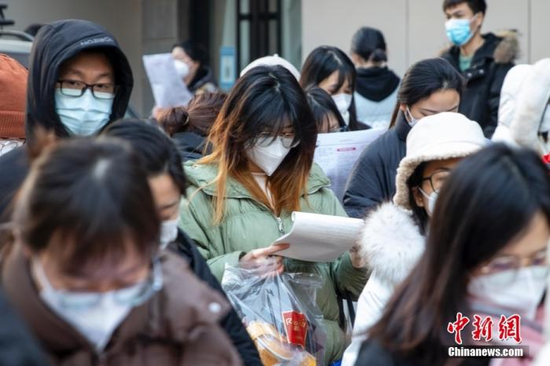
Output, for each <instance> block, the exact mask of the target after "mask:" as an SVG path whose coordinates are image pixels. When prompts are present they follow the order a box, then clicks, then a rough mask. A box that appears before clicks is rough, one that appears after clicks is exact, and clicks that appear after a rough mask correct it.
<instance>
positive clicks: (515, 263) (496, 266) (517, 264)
mask: <svg viewBox="0 0 550 366" xmlns="http://www.w3.org/2000/svg"><path fill="white" fill-rule="evenodd" d="M547 252H548V249H547V248H544V249H541V250H539V251H538V252H536V253H535V254H533V255H532V256H531V257H529V258H520V257H518V256H515V255H502V256H499V257H496V258H494V259H493V260H491V261H490V262H489V263H487V264H486V265H484V266H483V267H481V270H480V272H481V274H482V275H489V274H495V273H499V272H503V271H508V270H517V269H520V268H522V267H531V266H546V265H547V264H548V261H547ZM522 262H525V263H522Z"/></svg>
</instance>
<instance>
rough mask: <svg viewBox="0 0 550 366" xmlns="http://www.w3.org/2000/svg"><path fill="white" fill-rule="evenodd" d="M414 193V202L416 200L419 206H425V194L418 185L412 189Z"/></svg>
mask: <svg viewBox="0 0 550 366" xmlns="http://www.w3.org/2000/svg"><path fill="white" fill-rule="evenodd" d="M412 194H413V198H414V202H416V205H417V206H418V207H424V206H425V205H424V196H423V195H422V193H421V192H420V190H419V189H418V187H414V188H413V189H412Z"/></svg>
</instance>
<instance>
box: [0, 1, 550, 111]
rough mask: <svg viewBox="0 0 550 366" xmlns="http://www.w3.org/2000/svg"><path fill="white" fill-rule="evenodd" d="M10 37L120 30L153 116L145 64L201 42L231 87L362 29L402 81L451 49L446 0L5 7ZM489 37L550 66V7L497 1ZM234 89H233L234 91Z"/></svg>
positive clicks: (137, 97) (139, 99)
mask: <svg viewBox="0 0 550 366" xmlns="http://www.w3.org/2000/svg"><path fill="white" fill-rule="evenodd" d="M0 3H4V4H7V5H8V8H7V10H5V11H4V13H5V14H4V15H5V17H6V18H7V19H11V20H13V21H14V22H15V24H14V25H13V26H8V27H4V29H9V30H25V29H26V28H27V27H28V26H29V25H31V24H35V23H39V24H41V23H49V22H52V21H55V20H59V19H67V18H78V19H88V20H92V21H94V22H97V23H100V24H102V25H104V26H105V27H106V28H107V29H108V30H110V31H111V32H112V33H113V34H114V35H115V37H117V39H118V41H119V42H120V43H121V45H122V48H123V49H124V51H125V52H126V54H127V56H128V58H129V59H130V62H131V64H132V68H133V70H134V74H135V80H136V86H135V89H134V92H133V95H132V104H133V105H134V107H135V108H136V109H137V111H138V112H140V113H141V114H143V115H148V114H149V113H150V111H151V108H152V107H153V104H154V102H153V97H152V93H151V90H150V87H149V82H148V80H147V77H146V75H145V71H144V69H143V64H142V59H141V56H142V55H145V54H153V53H163V52H170V51H171V49H172V46H173V45H174V44H175V43H176V42H180V41H184V40H187V39H194V40H196V41H198V42H200V43H202V44H203V45H205V46H206V47H207V49H208V50H209V53H210V60H209V61H210V62H209V63H210V65H211V66H212V68H213V70H214V72H215V75H216V78H217V79H218V80H219V81H220V82H221V84H222V85H225V86H227V87H228V86H229V85H231V82H232V80H234V78H235V76H236V75H238V72H239V71H240V70H241V69H242V68H244V66H246V65H247V64H248V63H249V62H250V61H251V60H254V59H256V58H258V57H261V56H265V55H268V54H274V53H278V54H279V55H280V56H282V57H284V58H286V59H288V60H289V61H290V62H292V63H293V64H294V65H295V66H296V67H297V68H298V69H300V67H301V64H302V61H303V60H304V59H305V57H306V56H307V54H308V53H309V52H310V51H311V50H313V49H314V48H315V47H317V46H319V45H323V44H328V45H334V46H337V47H340V48H341V49H342V50H344V51H346V52H349V47H350V41H351V37H352V35H353V33H354V32H355V31H356V30H357V29H358V28H359V27H361V26H364V25H368V26H373V27H376V28H379V29H380V30H381V31H382V32H383V33H384V35H385V37H386V41H387V44H388V53H389V66H390V68H393V69H394V70H395V71H396V72H397V73H398V74H399V75H403V72H404V71H405V70H406V68H407V67H408V66H409V65H410V64H411V63H413V62H415V61H418V60H420V59H423V58H428V57H434V56H437V55H438V54H439V53H440V51H441V50H442V49H443V48H445V47H446V46H447V45H448V44H447V38H446V37H445V29H444V22H445V16H444V14H443V10H442V0H0ZM487 3H488V11H487V15H486V20H485V24H484V28H483V30H482V32H488V31H493V32H497V33H498V32H499V31H504V30H510V29H512V30H516V31H517V32H518V36H519V40H520V47H521V57H520V58H519V60H518V63H525V62H529V63H531V62H535V61H537V60H539V59H541V58H543V57H550V42H549V41H548V38H547V37H549V36H550V22H549V21H548V16H549V15H550V1H549V0H488V1H487ZM224 81H225V83H224Z"/></svg>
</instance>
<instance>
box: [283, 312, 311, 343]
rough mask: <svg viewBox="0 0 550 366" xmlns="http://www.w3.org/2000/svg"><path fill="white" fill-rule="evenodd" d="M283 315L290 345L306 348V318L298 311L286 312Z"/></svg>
mask: <svg viewBox="0 0 550 366" xmlns="http://www.w3.org/2000/svg"><path fill="white" fill-rule="evenodd" d="M282 315H283V323H284V324H285V331H286V336H287V338H288V343H292V344H296V345H299V346H302V347H303V348H305V347H306V338H307V328H308V323H307V319H306V316H305V315H304V314H302V313H299V312H297V311H285V312H283V314H282Z"/></svg>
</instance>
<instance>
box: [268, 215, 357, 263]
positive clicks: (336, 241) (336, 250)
mask: <svg viewBox="0 0 550 366" xmlns="http://www.w3.org/2000/svg"><path fill="white" fill-rule="evenodd" d="M292 221H293V226H292V230H290V232H289V233H288V234H286V235H284V236H282V237H280V238H279V239H277V240H275V241H274V242H273V243H272V244H271V245H275V244H282V243H288V244H290V247H289V248H288V249H285V250H281V251H280V252H277V253H276V254H277V255H280V256H283V257H287V258H293V259H299V260H302V261H308V262H332V261H334V260H336V259H338V257H340V256H341V255H342V254H344V253H345V252H346V251H348V250H349V249H351V247H353V245H354V244H355V243H356V242H357V240H358V239H359V236H360V235H361V230H362V229H363V226H364V225H365V222H364V221H363V220H361V219H352V218H349V217H341V216H331V215H320V214H313V213H306V212H293V213H292Z"/></svg>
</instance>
